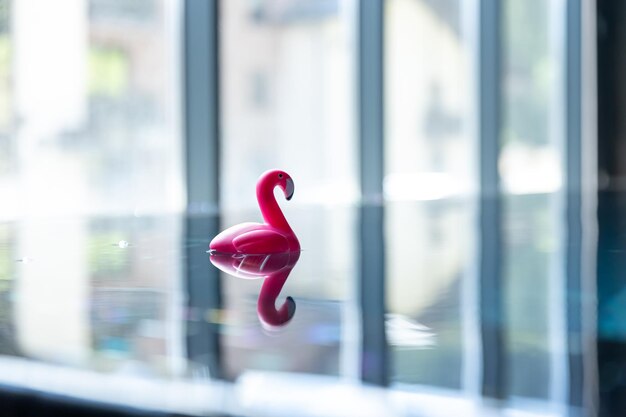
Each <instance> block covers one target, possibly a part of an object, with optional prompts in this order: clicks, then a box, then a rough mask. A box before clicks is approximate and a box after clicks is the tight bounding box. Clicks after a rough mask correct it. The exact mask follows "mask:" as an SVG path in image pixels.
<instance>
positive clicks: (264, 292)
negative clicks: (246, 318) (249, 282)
mask: <svg viewBox="0 0 626 417" xmlns="http://www.w3.org/2000/svg"><path fill="white" fill-rule="evenodd" d="M295 261H297V258H296V260H295ZM295 261H294V264H292V266H288V267H286V268H284V269H282V270H280V271H278V272H276V273H273V274H271V275H269V276H268V277H267V278H265V281H263V286H262V287H261V292H260V293H259V299H258V301H257V313H258V314H259V317H260V318H261V320H262V321H263V322H265V323H267V324H269V325H271V326H282V325H284V324H286V323H287V322H288V321H289V320H291V317H292V316H293V313H294V308H295V303H294V302H293V299H291V297H288V298H287V300H286V301H285V302H284V303H283V305H282V306H280V308H276V299H277V298H278V295H279V294H280V291H281V290H282V289H283V286H284V285H285V281H287V278H288V277H289V274H290V273H291V270H292V269H293V265H295Z"/></svg>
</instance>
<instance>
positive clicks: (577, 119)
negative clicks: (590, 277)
mask: <svg viewBox="0 0 626 417" xmlns="http://www.w3.org/2000/svg"><path fill="white" fill-rule="evenodd" d="M565 17H566V21H565V32H566V33H565V54H566V57H565V61H566V62H565V83H566V84H565V145H566V149H565V155H566V167H565V171H566V176H565V178H566V191H567V192H566V197H565V198H566V219H567V220H566V221H567V232H566V233H567V245H566V248H565V272H566V277H565V279H566V285H567V328H568V333H569V337H568V340H567V343H568V352H569V358H568V361H569V364H568V369H569V392H568V401H569V403H570V404H571V405H573V406H582V405H583V404H582V400H583V383H584V381H583V378H584V375H583V356H582V352H583V342H582V315H581V311H582V308H583V306H582V303H581V295H582V294H581V290H582V287H581V284H582V275H581V267H582V265H581V259H582V252H581V248H582V246H581V245H582V238H583V235H582V190H581V184H582V175H581V171H582V155H581V151H582V125H581V116H582V114H581V113H582V112H581V109H582V77H581V66H582V62H581V53H582V43H581V42H582V39H581V36H582V35H581V34H582V15H581V2H580V0H570V1H568V2H567V9H566V16H565Z"/></svg>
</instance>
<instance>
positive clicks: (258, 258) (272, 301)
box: [210, 252, 300, 330]
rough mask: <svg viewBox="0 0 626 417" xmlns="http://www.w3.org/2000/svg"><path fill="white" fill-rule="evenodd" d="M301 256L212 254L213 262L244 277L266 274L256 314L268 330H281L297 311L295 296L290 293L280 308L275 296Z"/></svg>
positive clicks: (218, 266)
mask: <svg viewBox="0 0 626 417" xmlns="http://www.w3.org/2000/svg"><path fill="white" fill-rule="evenodd" d="M299 258H300V252H285V253H274V254H271V255H247V254H245V255H244V254H235V255H226V254H212V255H211V256H210V260H211V263H212V264H213V265H215V266H216V267H217V268H218V269H220V270H221V271H224V272H226V273H227V274H230V275H234V276H236V277H238V278H244V279H255V278H265V281H263V286H262V287H261V292H260V293H259V299H258V301H257V314H258V316H259V320H260V321H261V324H262V325H263V327H264V328H265V329H267V330H278V329H279V328H281V327H283V326H285V325H287V323H289V322H290V321H291V319H292V318H293V316H294V314H295V313H296V302H295V301H294V300H293V298H291V297H287V299H286V300H285V302H284V303H283V305H282V306H281V307H280V308H276V299H277V298H278V296H279V294H280V291H281V290H282V288H283V286H284V285H285V282H286V281H287V278H288V277H289V274H290V273H291V270H292V269H293V268H294V266H295V265H296V263H297V262H298V259H299Z"/></svg>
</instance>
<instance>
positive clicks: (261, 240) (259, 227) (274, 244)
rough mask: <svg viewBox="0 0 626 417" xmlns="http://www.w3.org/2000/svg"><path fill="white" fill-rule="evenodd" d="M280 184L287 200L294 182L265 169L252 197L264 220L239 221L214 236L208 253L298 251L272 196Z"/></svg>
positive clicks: (281, 174)
mask: <svg viewBox="0 0 626 417" xmlns="http://www.w3.org/2000/svg"><path fill="white" fill-rule="evenodd" d="M275 187H280V188H281V189H282V190H283V192H284V193H285V197H286V198H287V200H290V199H291V197H292V196H293V192H294V185H293V180H292V179H291V177H290V176H289V175H288V174H287V173H286V172H284V171H279V170H272V171H267V172H266V173H264V174H263V175H261V177H260V178H259V180H258V182H257V186H256V196H257V200H258V202H259V207H260V209H261V213H262V215H263V219H264V220H265V223H241V224H238V225H236V226H233V227H230V228H228V229H226V230H224V231H223V232H221V233H220V234H219V235H217V236H215V238H213V240H212V241H211V243H210V244H209V248H210V249H211V253H224V254H235V253H245V254H270V253H280V252H294V251H299V250H300V243H299V242H298V238H297V237H296V235H295V233H294V232H293V230H291V227H290V226H289V223H287V220H286V219H285V216H284V215H283V213H282V211H281V210H280V207H279V206H278V203H277V202H276V199H275V198H274V188H275Z"/></svg>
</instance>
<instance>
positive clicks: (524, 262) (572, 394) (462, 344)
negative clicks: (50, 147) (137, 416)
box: [0, 194, 626, 415]
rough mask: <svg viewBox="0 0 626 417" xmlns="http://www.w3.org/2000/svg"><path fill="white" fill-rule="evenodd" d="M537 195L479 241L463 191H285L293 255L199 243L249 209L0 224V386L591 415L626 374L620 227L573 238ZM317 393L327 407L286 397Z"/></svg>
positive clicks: (212, 404)
mask: <svg viewBox="0 0 626 417" xmlns="http://www.w3.org/2000/svg"><path fill="white" fill-rule="evenodd" d="M555 200H556V199H555V197H554V196H553V195H550V194H541V195H524V196H513V197H506V198H505V199H504V200H503V204H504V206H505V207H504V209H503V212H504V213H505V216H504V219H503V222H502V224H501V229H500V236H501V241H500V242H498V245H497V246H495V247H494V249H493V250H492V252H489V253H486V252H485V250H482V251H481V248H488V247H489V245H488V244H489V242H485V236H487V235H489V233H488V231H486V230H485V227H486V224H485V222H484V221H483V222H481V221H479V219H478V218H477V215H476V213H477V210H476V205H477V204H478V202H476V201H471V200H468V199H463V198H459V199H448V200H443V201H442V200H437V201H421V202H390V203H388V204H386V205H385V206H378V205H373V206H350V205H348V206H293V207H290V208H288V209H286V213H287V215H288V217H289V218H290V219H291V220H290V221H291V223H292V225H293V228H294V230H295V231H296V233H297V234H298V236H299V239H300V242H301V245H302V251H301V252H297V253H291V254H277V255H276V254H275V255H250V256H246V255H237V256H235V257H231V256H227V255H221V256H220V255H211V254H209V253H208V244H209V242H210V240H211V239H212V237H213V236H215V235H216V234H217V233H218V232H219V231H220V230H222V229H223V228H224V227H226V226H230V225H232V224H236V223H239V222H241V221H247V220H258V217H259V214H258V212H257V211H256V210H252V209H251V210H242V211H240V212H228V213H220V214H219V215H202V214H194V213H191V214H168V215H141V214H135V215H129V216H119V217H89V218H87V217H73V218H36V219H25V220H22V221H17V222H5V223H3V224H1V225H0V369H4V371H0V384H2V385H13V386H23V387H26V388H28V389H34V390H43V391H50V392H53V393H57V394H63V395H69V396H71V397H77V398H87V399H94V400H97V401H105V402H111V403H122V404H127V405H133V406H139V407H147V408H152V409H158V410H161V409H167V410H173V411H177V412H183V413H188V414H213V413H225V414H233V415H234V414H236V415H266V414H271V415H381V414H379V413H380V412H383V411H384V412H385V413H387V414H386V415H460V414H458V413H463V415H499V414H503V415H513V414H511V413H514V412H517V411H520V412H524V413H528V414H523V415H592V410H591V408H590V407H592V406H597V403H598V401H602V402H605V403H606V404H613V402H612V401H618V402H619V397H620V396H619V393H620V392H622V390H623V387H624V386H625V385H626V384H625V383H623V379H622V378H621V376H620V375H622V371H621V369H623V366H622V365H621V364H622V363H623V362H621V357H620V354H619V351H620V346H623V345H621V343H623V342H620V340H623V339H621V337H622V335H623V334H625V333H624V332H623V329H624V326H623V320H621V318H620V317H619V314H620V311H622V309H621V306H622V304H623V303H622V301H621V300H622V299H623V295H622V294H623V291H622V290H621V287H620V286H619V281H618V280H616V279H614V278H615V277H616V276H618V275H619V274H621V272H620V271H623V269H621V268H620V267H619V266H620V265H621V264H622V263H623V262H624V261H623V259H624V256H623V254H624V245H623V243H624V242H623V241H624V239H623V237H624V236H622V235H623V233H622V232H619V231H617V230H614V231H613V232H612V233H608V234H606V233H600V234H599V236H600V238H599V239H598V238H597V237H596V238H595V240H592V244H591V245H589V246H587V242H586V241H585V240H584V239H580V240H579V241H578V242H576V241H573V240H572V239H571V236H572V235H571V230H570V231H569V232H568V230H567V229H565V228H564V226H563V221H562V220H563V218H562V217H561V216H560V215H558V213H557V215H555V214H554V210H552V207H553V205H554V204H555ZM622 200H624V201H626V200H625V199H624V196H622V195H607V196H605V197H604V200H601V204H600V208H601V209H602V210H605V213H606V215H607V216H611V213H609V212H611V210H613V211H615V210H618V209H619V207H621V205H623V203H622ZM602 201H604V203H603V202H602ZM583 227H584V225H583ZM568 233H569V234H568ZM568 236H569V238H568ZM574 249H576V251H575V250H574ZM573 253H578V258H576V261H577V262H575V263H574V262H572V258H571V256H572V254H573ZM490 265H491V266H493V265H495V266H496V267H497V268H496V269H494V268H492V267H491V266H490ZM573 265H577V268H573ZM595 265H597V270H596V267H595ZM490 271H491V272H490ZM493 271H498V272H497V276H493V275H491V276H489V274H493ZM611 282H613V284H611V285H612V287H610V286H607V285H605V283H611ZM181 392H183V393H185V394H184V395H177V393H181ZM320 396H321V397H320ZM318 397H319V398H331V399H332V401H333V404H335V405H336V404H338V403H342V404H344V405H343V406H338V405H337V406H332V407H331V406H330V405H327V407H321V406H320V407H318V408H315V407H312V408H306V407H304V408H302V407H299V406H298V405H297V404H306V403H307V402H309V403H310V404H317V403H316V401H317V400H316V398H318ZM616 398H617V399H616ZM594 404H595V405H594ZM293 407H296V408H295V409H294V408H293ZM350 407H353V408H352V409H350ZM354 407H356V409H355V408H354ZM351 412H356V414H350V413H351ZM264 413H265V414H264ZM377 413H378V414H377ZM485 413H493V414H485ZM515 415H518V414H515ZM519 415H522V414H519Z"/></svg>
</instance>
